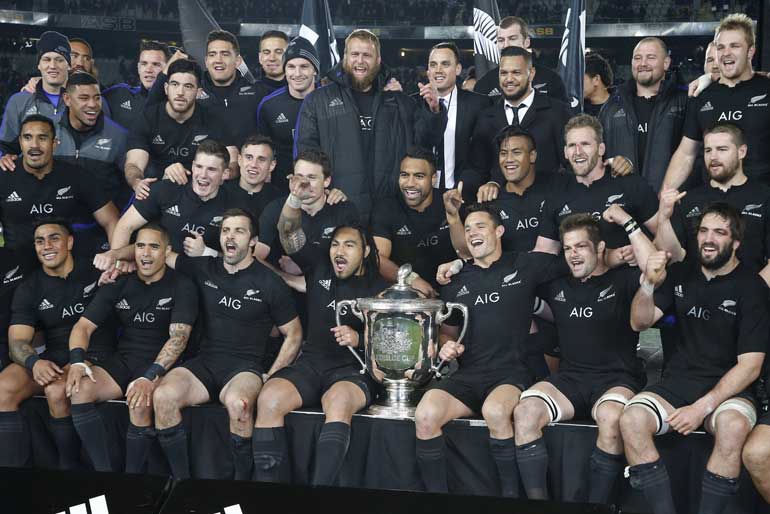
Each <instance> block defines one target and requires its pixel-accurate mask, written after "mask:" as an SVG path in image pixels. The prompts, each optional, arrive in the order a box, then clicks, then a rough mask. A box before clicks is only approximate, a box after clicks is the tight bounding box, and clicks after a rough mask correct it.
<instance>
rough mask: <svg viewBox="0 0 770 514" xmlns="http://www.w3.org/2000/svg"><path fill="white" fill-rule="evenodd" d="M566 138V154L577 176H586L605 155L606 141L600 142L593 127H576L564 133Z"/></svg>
mask: <svg viewBox="0 0 770 514" xmlns="http://www.w3.org/2000/svg"><path fill="white" fill-rule="evenodd" d="M564 139H565V145H564V156H565V157H566V158H567V160H568V161H569V163H570V166H571V167H572V172H573V173H574V174H575V176H576V177H585V176H586V175H588V174H589V173H591V172H592V171H593V170H594V169H596V168H597V167H598V165H599V160H600V159H601V158H602V156H604V143H601V144H599V143H598V141H597V139H596V133H595V132H594V130H593V129H592V128H590V127H580V128H574V129H572V130H570V131H569V132H567V133H566V134H565V135H564Z"/></svg>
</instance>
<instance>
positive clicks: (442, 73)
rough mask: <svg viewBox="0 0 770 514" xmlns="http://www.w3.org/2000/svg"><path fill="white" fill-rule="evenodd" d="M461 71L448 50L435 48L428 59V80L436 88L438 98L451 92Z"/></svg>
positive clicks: (451, 52)
mask: <svg viewBox="0 0 770 514" xmlns="http://www.w3.org/2000/svg"><path fill="white" fill-rule="evenodd" d="M462 70H463V68H462V66H461V65H460V63H458V62H457V57H455V54H454V52H453V51H452V50H450V49H449V48H436V49H435V50H433V51H432V52H431V53H430V57H428V79H430V81H431V83H433V84H434V85H435V86H436V89H437V90H438V94H439V95H440V96H446V95H448V94H449V93H451V92H452V90H453V89H454V87H455V84H456V83H457V76H458V75H459V74H460V73H461V72H462Z"/></svg>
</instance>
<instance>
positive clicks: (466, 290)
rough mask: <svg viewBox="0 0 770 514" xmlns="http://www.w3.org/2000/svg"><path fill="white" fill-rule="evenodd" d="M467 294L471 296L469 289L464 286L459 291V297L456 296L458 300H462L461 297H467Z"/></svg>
mask: <svg viewBox="0 0 770 514" xmlns="http://www.w3.org/2000/svg"><path fill="white" fill-rule="evenodd" d="M466 294H470V291H468V288H467V287H465V286H463V287H462V288H461V289H460V290H459V291H457V295H455V296H456V297H457V298H460V297H461V296H465V295H466Z"/></svg>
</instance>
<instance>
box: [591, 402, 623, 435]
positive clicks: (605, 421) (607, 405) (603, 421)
mask: <svg viewBox="0 0 770 514" xmlns="http://www.w3.org/2000/svg"><path fill="white" fill-rule="evenodd" d="M622 415H623V405H622V404H620V403H615V402H604V403H602V404H601V405H599V406H598V407H597V408H596V424H597V425H598V426H599V431H600V432H601V431H606V432H607V433H608V434H609V433H617V434H618V435H620V417H621V416H622Z"/></svg>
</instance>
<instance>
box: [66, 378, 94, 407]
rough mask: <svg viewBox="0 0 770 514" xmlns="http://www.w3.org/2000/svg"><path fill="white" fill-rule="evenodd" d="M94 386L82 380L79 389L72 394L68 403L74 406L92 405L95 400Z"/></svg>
mask: <svg viewBox="0 0 770 514" xmlns="http://www.w3.org/2000/svg"><path fill="white" fill-rule="evenodd" d="M95 386H96V384H94V383H93V382H91V381H90V380H88V379H87V378H86V379H83V380H81V382H80V387H79V389H78V390H77V391H73V392H72V396H71V397H70V401H71V402H72V403H73V404H75V405H78V404H81V403H92V402H94V401H95V400H96V387H95Z"/></svg>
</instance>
